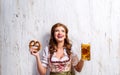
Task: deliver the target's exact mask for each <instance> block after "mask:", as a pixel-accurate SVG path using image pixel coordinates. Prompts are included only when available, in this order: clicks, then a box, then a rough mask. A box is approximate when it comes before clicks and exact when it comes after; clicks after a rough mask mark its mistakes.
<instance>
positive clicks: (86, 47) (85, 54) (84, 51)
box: [81, 43, 91, 61]
mask: <svg viewBox="0 0 120 75" xmlns="http://www.w3.org/2000/svg"><path fill="white" fill-rule="evenodd" d="M90 57H91V56H90V44H89V43H82V44H81V58H82V59H83V60H88V61H89V60H90Z"/></svg>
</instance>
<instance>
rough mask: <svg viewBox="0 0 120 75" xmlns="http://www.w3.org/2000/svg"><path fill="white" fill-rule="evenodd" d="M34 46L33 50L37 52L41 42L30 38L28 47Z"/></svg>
mask: <svg viewBox="0 0 120 75" xmlns="http://www.w3.org/2000/svg"><path fill="white" fill-rule="evenodd" d="M32 47H35V50H36V51H35V52H38V51H39V50H40V48H41V44H40V43H39V41H37V40H31V41H30V43H29V48H32Z"/></svg>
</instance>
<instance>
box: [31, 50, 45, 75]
mask: <svg viewBox="0 0 120 75" xmlns="http://www.w3.org/2000/svg"><path fill="white" fill-rule="evenodd" d="M30 52H31V54H32V55H34V56H35V57H36V62H37V68H38V72H39V73H40V75H45V74H46V68H45V67H44V66H43V65H42V63H41V60H40V56H39V52H35V50H34V48H32V49H30Z"/></svg>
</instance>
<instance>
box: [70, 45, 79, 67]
mask: <svg viewBox="0 0 120 75" xmlns="http://www.w3.org/2000/svg"><path fill="white" fill-rule="evenodd" d="M71 62H72V66H76V65H77V64H78V62H79V59H78V56H77V54H76V53H75V52H74V51H73V47H72V54H71Z"/></svg>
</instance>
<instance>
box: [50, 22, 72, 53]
mask: <svg viewBox="0 0 120 75" xmlns="http://www.w3.org/2000/svg"><path fill="white" fill-rule="evenodd" d="M60 26H61V27H63V28H64V29H65V33H66V39H65V40H64V41H65V42H64V48H66V52H67V54H68V55H70V54H71V47H72V44H71V43H70V40H69V38H68V28H67V27H66V26H65V25H64V24H61V23H56V24H55V25H53V26H52V29H51V35H50V40H49V51H50V54H53V53H54V52H56V51H57V41H56V40H55V37H54V32H55V28H56V27H60Z"/></svg>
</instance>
